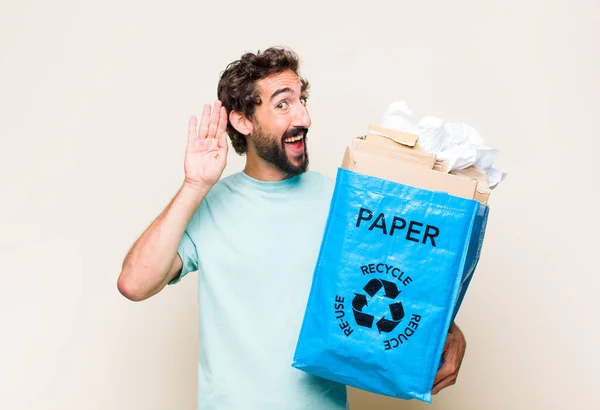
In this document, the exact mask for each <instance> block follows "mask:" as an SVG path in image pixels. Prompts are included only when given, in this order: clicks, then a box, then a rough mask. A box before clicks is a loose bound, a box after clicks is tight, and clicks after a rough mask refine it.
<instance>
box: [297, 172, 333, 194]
mask: <svg viewBox="0 0 600 410" xmlns="http://www.w3.org/2000/svg"><path fill="white" fill-rule="evenodd" d="M301 179H302V183H303V185H304V186H306V187H308V188H309V189H313V190H317V191H319V192H321V193H324V194H325V195H329V194H331V193H332V192H333V188H334V187H335V178H332V177H330V176H329V175H325V174H324V173H322V172H319V171H306V172H305V173H303V174H302V175H301Z"/></svg>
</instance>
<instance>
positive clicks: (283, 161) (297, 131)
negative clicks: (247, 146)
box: [252, 124, 309, 176]
mask: <svg viewBox="0 0 600 410" xmlns="http://www.w3.org/2000/svg"><path fill="white" fill-rule="evenodd" d="M255 130H256V134H255V135H253V136H252V141H253V142H254V147H255V149H256V153H257V154H258V156H259V157H261V158H262V159H263V160H265V161H267V162H268V163H270V164H272V165H274V166H276V167H277V168H279V169H280V170H282V171H283V172H284V173H286V174H287V175H289V176H295V175H300V174H302V173H304V172H306V170H307V169H308V163H309V161H308V152H307V149H306V134H307V133H308V129H307V128H302V127H301V128H291V129H288V130H287V131H286V132H285V133H284V134H283V136H282V137H281V138H279V139H277V138H273V136H271V135H269V134H266V133H265V132H263V130H262V128H261V127H260V126H259V125H258V124H257V125H256V126H255ZM302 134H304V140H303V144H304V152H303V154H302V157H301V158H300V161H301V162H300V164H299V165H294V164H293V163H292V162H291V161H290V160H289V158H288V155H287V153H286V149H285V142H283V141H284V140H285V139H286V138H290V137H297V136H298V135H302Z"/></svg>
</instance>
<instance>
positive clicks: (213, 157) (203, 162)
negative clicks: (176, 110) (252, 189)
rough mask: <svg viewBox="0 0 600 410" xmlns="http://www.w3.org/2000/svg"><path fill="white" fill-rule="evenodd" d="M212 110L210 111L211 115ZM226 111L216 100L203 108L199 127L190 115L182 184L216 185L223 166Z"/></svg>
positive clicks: (225, 158) (225, 156)
mask: <svg viewBox="0 0 600 410" xmlns="http://www.w3.org/2000/svg"><path fill="white" fill-rule="evenodd" d="M211 111H212V112H211ZM226 127H227V111H226V110H225V107H223V105H222V104H221V102H220V101H217V102H216V103H215V105H214V107H213V109H212V110H211V106H210V104H206V105H205V106H204V110H203V112H202V118H201V119H200V126H199V127H198V128H197V119H196V117H195V116H192V117H191V118H190V121H189V127H188V141H187V146H186V149H185V162H184V169H185V182H186V183H190V184H194V185H203V186H208V187H211V186H213V185H214V184H216V183H217V181H218V180H219V178H221V175H222V174H223V170H224V169H225V165H226V164H227V150H228V147H227V132H226Z"/></svg>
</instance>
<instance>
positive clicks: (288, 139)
mask: <svg viewBox="0 0 600 410" xmlns="http://www.w3.org/2000/svg"><path fill="white" fill-rule="evenodd" d="M302 138H304V135H298V136H297V137H291V138H286V139H284V140H283V141H285V142H294V141H300V140H301V139H302Z"/></svg>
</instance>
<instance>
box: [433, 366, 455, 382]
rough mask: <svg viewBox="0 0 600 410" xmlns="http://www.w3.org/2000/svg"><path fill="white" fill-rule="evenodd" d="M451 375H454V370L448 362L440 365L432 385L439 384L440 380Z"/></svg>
mask: <svg viewBox="0 0 600 410" xmlns="http://www.w3.org/2000/svg"><path fill="white" fill-rule="evenodd" d="M453 373H454V369H453V366H452V365H451V364H450V362H444V364H443V365H442V367H441V368H440V370H438V372H437V374H436V375H435V379H434V380H433V384H436V383H439V382H440V381H441V380H444V379H446V378H447V377H450V376H452V374H453Z"/></svg>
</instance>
